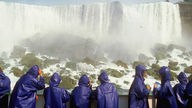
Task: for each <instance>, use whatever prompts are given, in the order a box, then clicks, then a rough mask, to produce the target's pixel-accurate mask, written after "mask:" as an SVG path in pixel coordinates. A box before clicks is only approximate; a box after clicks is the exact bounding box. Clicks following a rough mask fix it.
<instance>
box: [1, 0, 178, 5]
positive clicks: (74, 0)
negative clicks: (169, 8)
mask: <svg viewBox="0 0 192 108" xmlns="http://www.w3.org/2000/svg"><path fill="white" fill-rule="evenodd" d="M0 1H6V2H19V3H25V4H37V5H64V4H87V3H95V2H112V1H120V2H123V3H150V2H161V1H166V0H0ZM170 1H171V2H180V1H182V0H170Z"/></svg>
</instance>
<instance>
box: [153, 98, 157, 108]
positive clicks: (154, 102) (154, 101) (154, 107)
mask: <svg viewBox="0 0 192 108" xmlns="http://www.w3.org/2000/svg"><path fill="white" fill-rule="evenodd" d="M152 108H156V100H155V97H153V96H152Z"/></svg>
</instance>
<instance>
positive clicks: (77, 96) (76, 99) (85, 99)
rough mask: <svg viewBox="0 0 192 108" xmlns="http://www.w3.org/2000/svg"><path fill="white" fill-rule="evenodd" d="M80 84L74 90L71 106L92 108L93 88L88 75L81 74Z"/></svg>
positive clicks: (72, 107)
mask: <svg viewBox="0 0 192 108" xmlns="http://www.w3.org/2000/svg"><path fill="white" fill-rule="evenodd" d="M78 85H79V86H77V87H75V89H74V90H73V91H72V99H71V100H72V101H71V108H90V107H91V103H90V101H91V94H92V89H91V84H90V80H89V78H88V77H87V75H83V76H81V78H80V79H79V83H78Z"/></svg>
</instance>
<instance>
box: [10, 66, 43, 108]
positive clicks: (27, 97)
mask: <svg viewBox="0 0 192 108" xmlns="http://www.w3.org/2000/svg"><path fill="white" fill-rule="evenodd" d="M38 75H40V79H39V80H38V79H37V77H38ZM44 88H45V82H44V78H43V77H42V71H41V69H40V68H39V67H38V66H37V65H34V66H32V67H31V68H30V69H29V71H28V72H27V73H26V74H25V75H23V76H22V77H21V78H20V79H19V80H18V81H17V83H16V84H15V87H14V89H13V92H12V94H11V99H10V103H9V108H35V107H36V92H37V90H42V89H44Z"/></svg>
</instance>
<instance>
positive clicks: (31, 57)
mask: <svg viewBox="0 0 192 108" xmlns="http://www.w3.org/2000/svg"><path fill="white" fill-rule="evenodd" d="M20 63H21V64H22V65H24V66H26V67H28V68H30V67H32V66H33V65H38V66H40V67H42V60H41V59H39V58H37V57H36V56H35V54H33V53H28V54H26V55H25V56H23V57H22V58H21V61H20Z"/></svg>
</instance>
